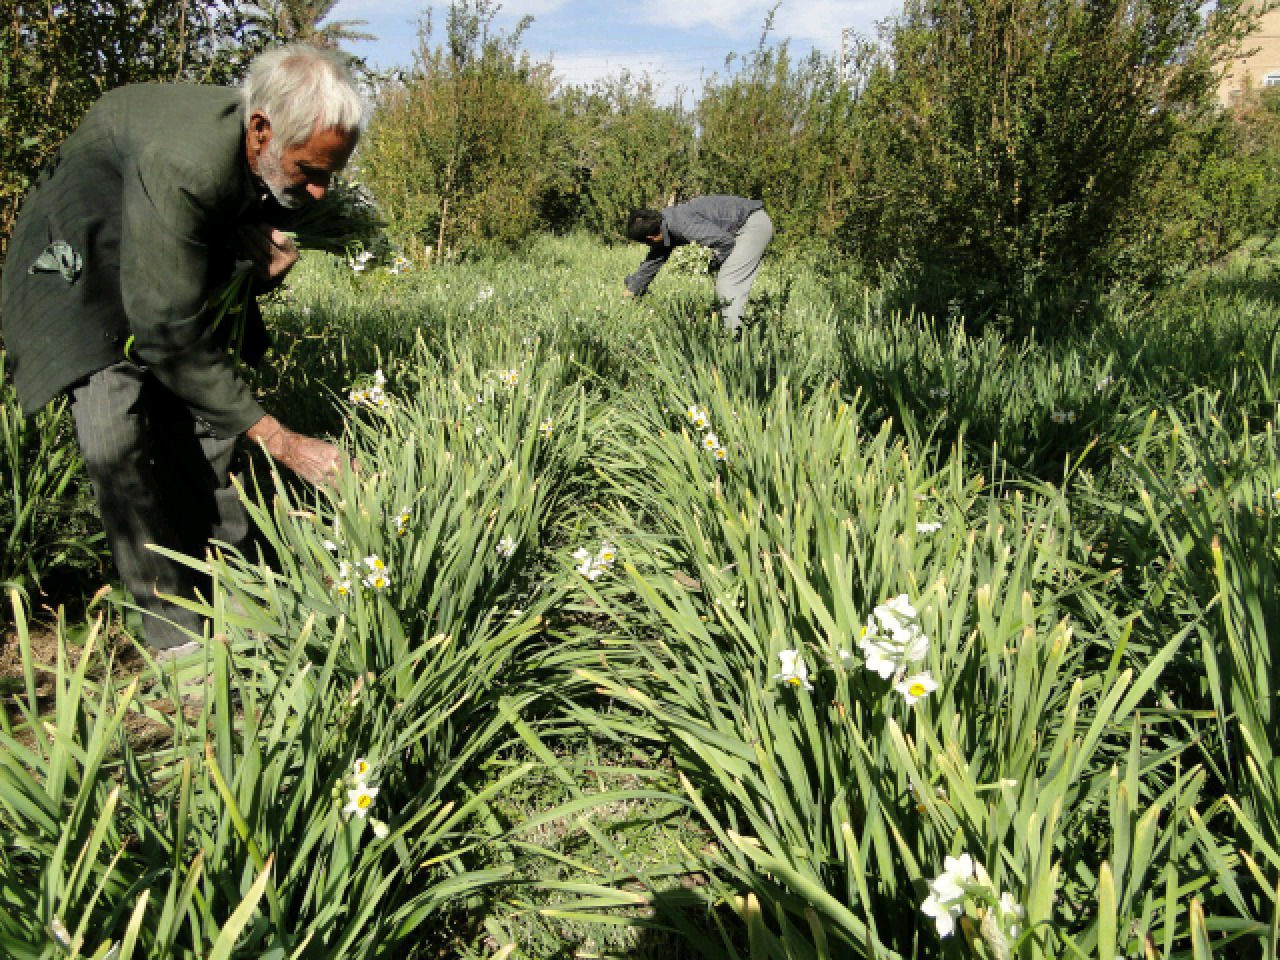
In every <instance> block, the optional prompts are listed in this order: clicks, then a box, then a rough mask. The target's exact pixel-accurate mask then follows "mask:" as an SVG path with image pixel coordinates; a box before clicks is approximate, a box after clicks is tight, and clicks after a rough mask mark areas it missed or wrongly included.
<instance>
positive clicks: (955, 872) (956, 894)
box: [920, 853, 974, 937]
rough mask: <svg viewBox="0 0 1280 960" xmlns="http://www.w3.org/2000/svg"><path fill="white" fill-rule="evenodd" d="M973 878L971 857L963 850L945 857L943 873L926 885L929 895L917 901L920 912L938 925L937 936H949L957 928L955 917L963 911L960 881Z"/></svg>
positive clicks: (964, 881)
mask: <svg viewBox="0 0 1280 960" xmlns="http://www.w3.org/2000/svg"><path fill="white" fill-rule="evenodd" d="M973 878H974V865H973V858H972V857H970V856H969V854H967V853H964V854H961V855H960V856H958V857H947V858H946V859H945V860H944V861H943V866H942V873H940V874H938V876H937V877H936V878H935V879H934V880H933V882H932V883H930V884H929V896H927V897H926V898H925V900H924V903H922V904H920V912H921V913H923V914H924V915H925V916H927V917H932V918H933V921H934V924H935V925H936V926H937V928H938V936H940V937H949V936H951V934H952V933H954V932H955V929H956V920H957V919H958V918H959V917H960V915H961V914H962V913H964V898H965V891H964V887H963V884H965V883H972V882H973Z"/></svg>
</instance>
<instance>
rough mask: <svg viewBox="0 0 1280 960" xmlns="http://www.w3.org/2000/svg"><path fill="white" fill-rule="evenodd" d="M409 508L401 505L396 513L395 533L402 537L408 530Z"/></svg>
mask: <svg viewBox="0 0 1280 960" xmlns="http://www.w3.org/2000/svg"><path fill="white" fill-rule="evenodd" d="M409 520H410V515H409V508H408V507H401V508H400V512H399V513H398V514H396V534H397V535H398V536H401V537H403V536H404V535H405V534H406V533H408V532H409Z"/></svg>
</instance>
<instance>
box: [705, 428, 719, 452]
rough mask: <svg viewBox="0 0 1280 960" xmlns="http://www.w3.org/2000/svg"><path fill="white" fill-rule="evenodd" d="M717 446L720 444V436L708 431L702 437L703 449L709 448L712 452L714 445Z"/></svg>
mask: <svg viewBox="0 0 1280 960" xmlns="http://www.w3.org/2000/svg"><path fill="white" fill-rule="evenodd" d="M718 446H720V438H719V437H717V436H716V435H715V434H714V433H708V434H707V435H706V436H704V437H703V438H702V449H703V450H710V451H712V452H714V451H715V449H716V447H718Z"/></svg>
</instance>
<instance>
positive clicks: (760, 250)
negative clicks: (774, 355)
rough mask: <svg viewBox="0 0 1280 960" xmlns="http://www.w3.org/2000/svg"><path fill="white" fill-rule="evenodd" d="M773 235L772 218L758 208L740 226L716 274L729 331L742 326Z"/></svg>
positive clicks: (718, 294)
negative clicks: (743, 313) (752, 288)
mask: <svg viewBox="0 0 1280 960" xmlns="http://www.w3.org/2000/svg"><path fill="white" fill-rule="evenodd" d="M772 239H773V221H772V220H770V219H769V215H768V214H767V213H765V212H764V211H763V210H757V211H756V212H755V213H753V214H751V216H749V217H747V222H746V223H744V224H743V225H742V227H741V228H740V229H739V230H738V233H737V236H736V237H735V238H734V244H733V250H731V251H730V252H729V256H728V257H726V258H725V261H724V265H723V266H722V267H721V268H720V273H719V274H717V276H716V297H717V298H718V299H719V300H721V301H723V302H724V304H725V306H724V308H723V310H722V311H721V313H720V316H721V319H723V320H724V328H725V330H727V331H729V332H730V333H732V332H734V331H735V330H737V329H738V328H739V327H740V326H742V311H743V310H744V309H745V308H746V306H747V297H748V296H750V295H751V285H752V284H753V283H755V282H756V272H757V271H758V270H759V269H760V261H761V260H762V259H764V251H765V248H766V247H768V246H769V241H770V240H772Z"/></svg>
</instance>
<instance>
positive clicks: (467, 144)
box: [361, 0, 569, 255]
mask: <svg viewBox="0 0 1280 960" xmlns="http://www.w3.org/2000/svg"><path fill="white" fill-rule="evenodd" d="M497 10H498V7H497V4H495V3H493V2H491V0H456V2H454V3H452V4H451V5H450V8H449V15H448V19H447V21H446V29H445V40H444V43H443V44H438V45H435V46H432V42H431V38H432V22H431V18H430V15H428V16H427V17H426V19H425V20H424V21H423V23H422V26H421V30H420V38H421V39H420V45H419V52H418V56H417V64H416V66H415V68H414V69H413V70H412V71H411V72H410V74H409V75H408V76H407V77H406V78H405V79H404V80H403V81H401V82H399V83H396V84H394V85H392V86H390V87H389V88H387V89H384V91H383V92H382V95H381V102H380V105H379V110H378V112H377V114H376V116H375V118H374V123H373V125H372V127H371V128H370V130H369V133H368V135H367V136H366V137H365V139H364V143H363V145H362V147H361V165H362V169H363V171H364V173H365V176H366V179H367V180H368V182H369V184H370V186H371V187H372V188H373V189H374V191H375V193H376V195H377V196H378V199H379V202H380V203H381V204H382V207H383V210H384V211H385V213H386V214H387V217H388V219H389V221H390V224H391V228H392V232H393V234H397V235H398V236H399V237H400V239H401V240H402V241H403V242H405V243H407V244H408V245H409V246H410V247H411V248H416V249H417V250H418V251H419V252H422V251H425V250H434V251H435V253H436V255H440V254H443V253H444V252H445V251H447V250H450V249H462V248H470V249H479V248H484V247H488V246H494V245H499V246H501V245H509V244H512V243H515V242H517V241H518V240H520V239H522V238H523V237H525V236H527V235H528V234H529V233H530V232H531V231H532V230H533V229H535V228H536V227H538V226H541V225H543V224H544V222H545V221H544V217H543V204H544V200H545V199H546V197H548V196H549V195H550V194H552V193H555V192H557V191H562V190H563V189H565V187H564V178H565V177H566V176H567V171H568V166H569V164H568V157H567V148H566V142H565V138H564V131H563V123H562V122H561V120H560V118H559V116H558V115H557V113H556V111H555V110H554V109H553V108H552V106H551V96H552V93H553V92H554V89H555V83H554V80H553V77H552V74H551V69H550V66H549V65H548V64H535V63H533V62H531V61H530V59H529V57H528V55H527V54H525V53H523V52H521V50H520V37H521V35H522V34H523V33H524V31H525V30H526V29H527V28H528V25H529V23H530V22H531V20H530V18H527V17H526V18H525V19H523V20H522V21H520V23H519V24H518V25H517V26H516V28H515V29H514V30H513V31H511V32H510V33H506V32H503V31H494V30H493V29H492V23H493V19H494V17H495V16H496V14H497Z"/></svg>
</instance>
